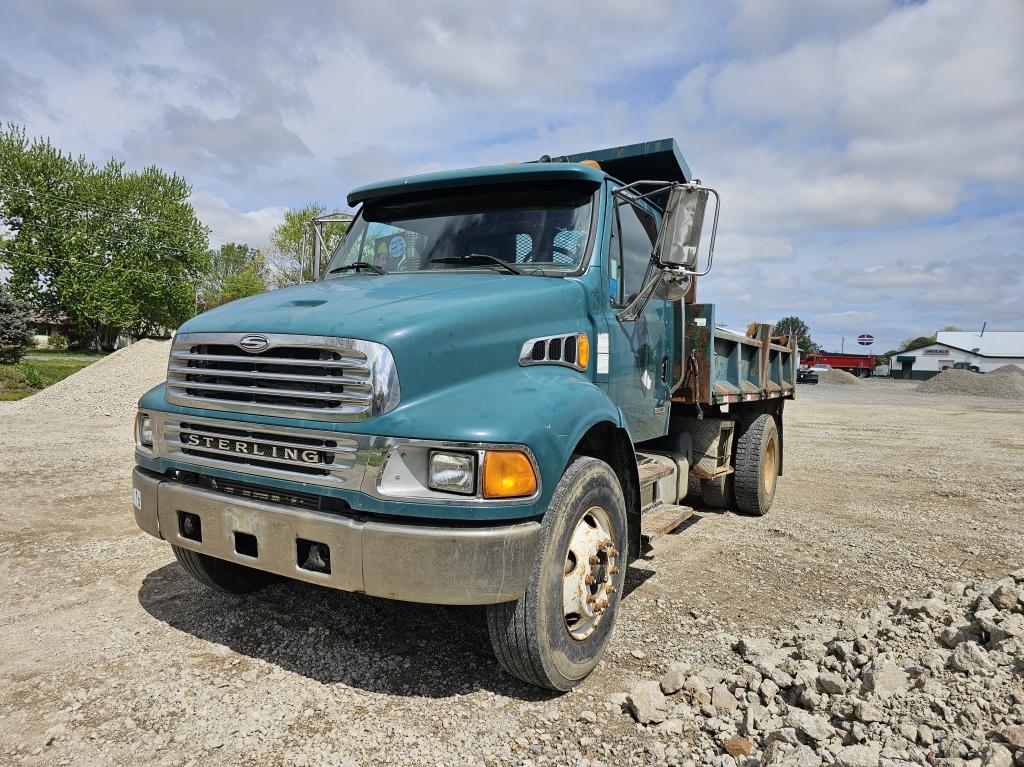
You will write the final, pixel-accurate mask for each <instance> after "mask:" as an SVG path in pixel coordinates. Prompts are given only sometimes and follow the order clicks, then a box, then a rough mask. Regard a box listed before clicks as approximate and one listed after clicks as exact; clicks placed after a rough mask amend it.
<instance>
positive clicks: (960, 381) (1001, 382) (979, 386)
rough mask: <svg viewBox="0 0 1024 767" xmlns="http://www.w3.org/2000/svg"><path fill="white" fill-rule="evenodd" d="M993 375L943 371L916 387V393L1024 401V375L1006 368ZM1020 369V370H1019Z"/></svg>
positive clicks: (994, 372) (966, 371) (1005, 366)
mask: <svg viewBox="0 0 1024 767" xmlns="http://www.w3.org/2000/svg"><path fill="white" fill-rule="evenodd" d="M1007 367H1013V366H1012V365H1004V366H1003V368H1000V370H1001V371H1003V372H999V371H993V372H991V373H972V372H971V371H969V370H943V371H942V372H941V373H939V374H938V375H937V376H934V377H932V378H929V379H928V380H927V381H925V382H924V383H922V384H920V385H919V386H916V387H915V388H914V391H919V392H924V393H925V394H960V395H967V396H970V397H998V398H999V399H1024V375H1018V374H1016V373H1014V372H1013V371H1007V370H1005V368H1007ZM1018 369H1019V368H1018Z"/></svg>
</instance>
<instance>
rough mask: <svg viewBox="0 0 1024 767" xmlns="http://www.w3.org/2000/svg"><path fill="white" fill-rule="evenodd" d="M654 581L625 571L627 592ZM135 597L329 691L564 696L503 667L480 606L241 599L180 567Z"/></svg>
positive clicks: (283, 591)
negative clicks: (332, 688)
mask: <svg viewBox="0 0 1024 767" xmlns="http://www.w3.org/2000/svg"><path fill="white" fill-rule="evenodd" d="M650 575H653V573H650V574H648V572H647V571H643V570H638V569H636V568H632V567H631V568H629V569H628V570H627V576H626V588H625V589H624V593H625V596H627V597H628V595H629V593H631V592H632V591H633V590H634V589H635V588H637V587H638V586H639V585H641V584H642V583H643V582H644V581H645V580H646V579H647V578H648V577H650ZM138 599H139V604H140V605H141V606H142V608H143V609H144V610H146V612H147V613H149V614H150V615H151V616H153V617H154V618H156V619H157V620H159V621H161V622H163V623H166V624H167V625H168V626H171V627H173V628H175V629H178V630H179V631H184V632H186V633H188V634H191V635H192V636H195V637H197V638H199V639H202V640H204V641H207V642H212V643H214V644H218V645H221V646H224V647H227V648H229V649H231V650H233V651H234V652H236V653H239V654H241V655H245V656H248V657H250V658H254V659H258V660H262V661H265V662H267V663H271V664H273V665H275V666H277V667H279V668H281V669H284V670H286V671H291V672H293V673H296V674H301V675H302V676H304V677H307V678H309V679H311V680H314V681H316V682H319V683H321V684H325V685H333V684H340V685H347V686H351V687H357V688H360V689H363V690H366V691H370V692H382V693H387V694H391V695H407V696H417V697H430V698H445V697H451V696H454V695H460V694H466V693H469V692H472V691H474V690H479V689H483V690H487V691H490V692H493V693H497V694H500V695H504V696H507V697H511V698H518V699H520V700H525V701H545V700H551V699H553V698H556V697H558V694H556V693H553V692H549V691H545V690H539V689H537V688H535V687H530V686H528V685H525V684H522V683H520V682H519V681H518V680H515V679H513V678H511V677H509V676H508V675H506V674H504V673H503V672H502V671H501V670H500V669H499V668H498V665H497V662H496V661H495V660H494V656H493V655H492V653H491V647H490V642H489V640H488V636H487V620H486V615H485V611H484V609H483V608H480V607H446V606H439V605H422V604H415V603H411V602H395V601H392V600H388V599H378V598H376V597H369V596H366V595H364V594H351V593H348V592H344V591H336V590H334V589H327V588H322V587H319V586H314V585H311V584H306V583H301V582H298V581H283V582H280V583H277V584H274V585H272V586H269V587H267V588H266V589H264V590H263V591H260V592H258V593H256V594H253V595H249V596H244V597H238V596H232V595H227V594H221V593H219V592H215V591H212V590H210V589H207V588H205V587H203V586H201V585H199V584H198V583H196V582H195V581H193V580H192V578H191V577H190V576H188V575H187V574H186V573H185V572H184V571H183V570H182V569H181V567H179V566H178V564H177V563H170V564H167V565H164V566H163V567H161V568H159V569H157V570H154V571H153V572H151V573H149V574H148V575H147V576H146V577H145V579H144V580H143V582H142V586H141V587H140V589H139V592H138ZM613 641H614V640H613Z"/></svg>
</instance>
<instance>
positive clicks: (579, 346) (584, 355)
mask: <svg viewBox="0 0 1024 767" xmlns="http://www.w3.org/2000/svg"><path fill="white" fill-rule="evenodd" d="M589 362H590V338H589V337H588V336H587V334H586V333H580V334H579V335H578V336H576V364H577V365H579V366H580V367H581V368H583V369H584V370H586V369H587V363H589Z"/></svg>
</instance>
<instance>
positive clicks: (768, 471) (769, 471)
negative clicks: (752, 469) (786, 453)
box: [761, 439, 778, 495]
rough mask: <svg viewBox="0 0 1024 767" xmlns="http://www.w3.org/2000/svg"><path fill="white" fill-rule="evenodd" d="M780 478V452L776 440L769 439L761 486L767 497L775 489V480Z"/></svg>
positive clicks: (762, 466) (765, 449) (762, 465)
mask: <svg viewBox="0 0 1024 767" xmlns="http://www.w3.org/2000/svg"><path fill="white" fill-rule="evenodd" d="M777 476H778V450H777V449H776V447H775V440H774V439H769V440H768V444H767V445H765V448H764V461H762V462H761V484H762V485H763V486H764V492H765V494H766V495H771V493H772V490H774V489H775V478H776V477H777Z"/></svg>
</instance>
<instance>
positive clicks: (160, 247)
mask: <svg viewBox="0 0 1024 767" xmlns="http://www.w3.org/2000/svg"><path fill="white" fill-rule="evenodd" d="M36 226H39V227H42V228H44V229H50V230H54V231H61V230H64V229H67V230H70V231H71V232H72V233H73V228H72V227H71V226H70V225H63V226H58V225H56V224H44V223H43V222H42V221H33V222H32V224H31V225H30V226H29V227H27V228H31V227H36ZM24 230H25V227H22V228H19V229H16V230H15V231H17V232H18V234H19V235H20V234H21V233H22V232H24ZM96 237H97V239H99V240H100V241H101V244H104V245H106V244H114V245H120V246H121V247H129V246H130V245H132V243H131V241H130V240H124V239H118V240H115V239H113V238H110V237H109V236H105V235H103V234H99V233H97V234H96ZM134 244H138V243H134ZM144 249H147V250H157V251H164V252H165V253H172V254H175V255H179V256H190V255H192V252H190V251H187V250H180V249H178V248H174V247H171V246H169V245H164V244H162V243H148V244H145V248H144ZM204 252H205V251H204Z"/></svg>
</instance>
